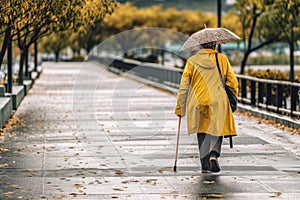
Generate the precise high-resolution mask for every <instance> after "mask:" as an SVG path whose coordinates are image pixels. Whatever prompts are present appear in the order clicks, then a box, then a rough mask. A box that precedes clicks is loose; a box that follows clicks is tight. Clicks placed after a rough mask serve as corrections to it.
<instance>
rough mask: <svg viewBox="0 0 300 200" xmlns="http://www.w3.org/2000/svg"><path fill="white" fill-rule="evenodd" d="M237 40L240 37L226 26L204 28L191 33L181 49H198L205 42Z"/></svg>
mask: <svg viewBox="0 0 300 200" xmlns="http://www.w3.org/2000/svg"><path fill="white" fill-rule="evenodd" d="M238 40H241V38H240V37H239V36H237V35H236V34H234V33H233V32H231V31H229V30H228V29H226V28H205V29H202V30H200V31H198V32H195V33H193V34H192V35H191V36H190V37H189V38H188V39H187V40H186V41H185V43H184V44H183V45H182V47H181V51H195V50H199V49H201V45H202V44H205V43H211V42H214V43H215V44H225V43H228V42H233V41H238Z"/></svg>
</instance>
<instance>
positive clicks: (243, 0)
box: [236, 0, 281, 74]
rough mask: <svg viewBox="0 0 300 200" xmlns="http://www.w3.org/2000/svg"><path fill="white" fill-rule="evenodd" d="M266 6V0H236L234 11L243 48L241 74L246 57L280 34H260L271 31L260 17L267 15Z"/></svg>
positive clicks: (273, 40)
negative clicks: (238, 18) (236, 13)
mask: <svg viewBox="0 0 300 200" xmlns="http://www.w3.org/2000/svg"><path fill="white" fill-rule="evenodd" d="M268 6H269V3H268V0H237V3H236V9H237V12H238V15H239V17H240V21H241V24H242V39H243V42H244V47H245V49H244V57H243V60H242V63H241V69H240V73H241V74H243V73H244V72H245V67H246V63H247V60H248V57H249V55H250V54H251V53H252V52H254V51H257V50H258V49H261V48H263V47H264V46H266V45H269V44H271V43H273V42H275V41H276V40H278V39H279V38H280V35H281V32H279V31H276V32H272V33H270V32H269V33H270V34H269V33H268V34H262V32H265V33H266V32H268V31H271V29H268V28H267V27H268V24H265V22H264V20H263V19H264V18H263V17H262V16H264V15H265V14H269V13H268V12H267V7H268ZM269 25H270V24H269ZM273 25H274V24H273ZM254 41H255V44H254Z"/></svg>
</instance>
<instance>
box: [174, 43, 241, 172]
mask: <svg viewBox="0 0 300 200" xmlns="http://www.w3.org/2000/svg"><path fill="white" fill-rule="evenodd" d="M215 49H216V44H215V43H206V44H203V45H202V49H200V50H199V51H198V52H197V53H196V54H195V55H193V56H191V57H190V58H189V59H188V61H187V63H186V65H185V68H184V71H183V74H182V77H181V82H180V88H179V91H178V95H177V105H176V108H175V114H176V115H177V116H179V117H183V116H185V115H186V117H187V124H188V133H189V134H193V133H197V139H198V146H199V152H200V161H201V166H202V172H203V173H206V172H219V171H220V167H219V163H218V160H217V158H218V157H219V156H220V154H221V145H222V140H223V136H234V135H236V127H235V122H234V117H233V113H232V110H231V107H230V104H229V100H228V97H227V94H226V92H225V90H224V87H223V85H222V82H221V80H220V76H219V72H218V68H217V65H216V55H217V58H218V62H219V66H220V70H221V74H222V78H223V80H224V82H225V84H226V85H227V86H228V87H229V88H230V89H231V91H232V92H233V93H234V94H235V95H236V96H237V95H238V80H237V78H236V76H235V74H234V72H233V70H232V68H231V65H230V63H229V61H228V59H227V57H226V56H225V55H224V54H222V53H218V52H217V51H216V50H215Z"/></svg>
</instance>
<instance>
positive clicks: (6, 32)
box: [0, 27, 11, 69]
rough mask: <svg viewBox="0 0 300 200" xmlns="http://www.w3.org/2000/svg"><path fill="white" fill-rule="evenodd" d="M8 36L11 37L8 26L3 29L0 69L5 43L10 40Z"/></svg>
mask: <svg viewBox="0 0 300 200" xmlns="http://www.w3.org/2000/svg"><path fill="white" fill-rule="evenodd" d="M10 37H11V36H10V27H7V29H6V31H5V35H4V40H3V43H2V47H1V51H0V69H1V64H2V62H3V59H4V56H5V51H6V48H7V45H8V43H9V41H11V39H10Z"/></svg>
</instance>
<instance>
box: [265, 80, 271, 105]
mask: <svg viewBox="0 0 300 200" xmlns="http://www.w3.org/2000/svg"><path fill="white" fill-rule="evenodd" d="M266 97H267V99H266V104H267V108H268V105H271V104H272V85H271V84H270V83H267V95H266Z"/></svg>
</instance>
